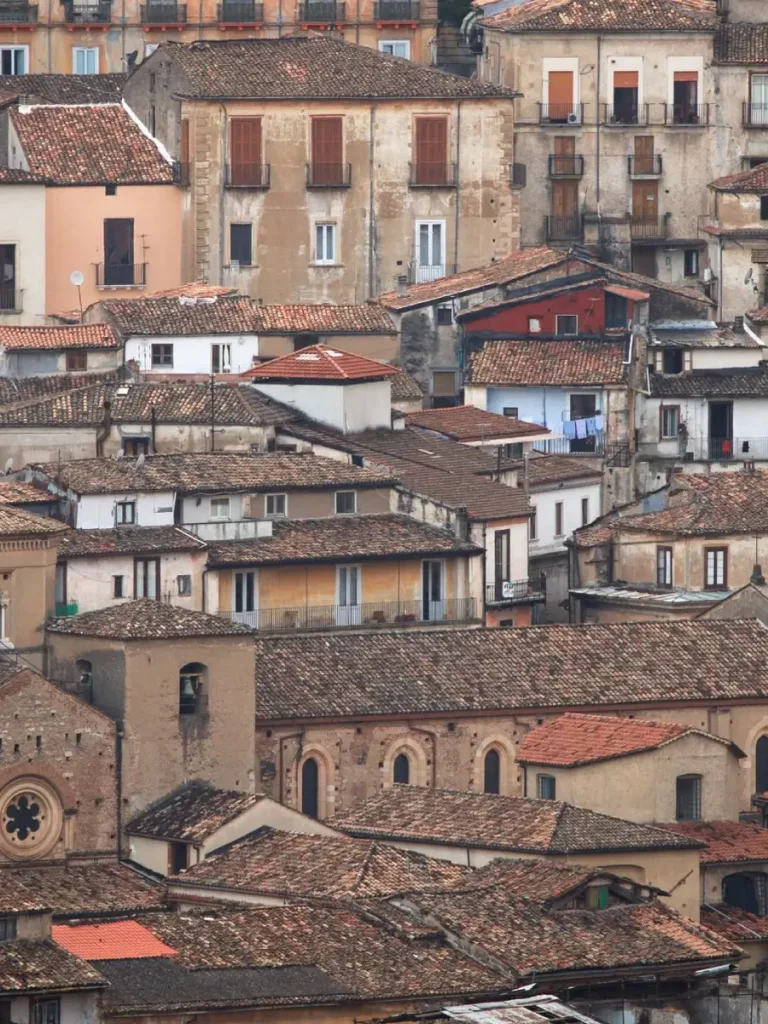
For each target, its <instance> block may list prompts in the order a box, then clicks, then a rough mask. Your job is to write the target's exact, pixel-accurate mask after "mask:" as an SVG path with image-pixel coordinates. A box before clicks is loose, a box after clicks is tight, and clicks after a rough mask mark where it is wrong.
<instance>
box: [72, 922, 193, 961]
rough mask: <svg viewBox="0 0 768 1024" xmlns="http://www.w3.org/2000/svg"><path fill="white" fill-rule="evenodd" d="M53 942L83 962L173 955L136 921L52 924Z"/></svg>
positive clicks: (173, 952) (169, 948) (172, 950)
mask: <svg viewBox="0 0 768 1024" xmlns="http://www.w3.org/2000/svg"><path fill="white" fill-rule="evenodd" d="M53 940H54V942H56V943H57V944H58V945H59V946H62V947H63V948H64V949H68V950H69V952H70V953H74V954H75V956H79V957H81V958H82V959H83V960H140V959H141V960H143V959H144V958H145V957H155V956H175V954H176V951H175V950H174V949H171V947H170V946H166V944H165V943H164V942H161V941H160V939H158V938H156V936H155V935H153V934H152V932H151V931H150V930H149V929H148V928H145V927H144V926H143V925H141V924H139V922H138V921H105V922H104V923H103V924H55V925H54V926H53Z"/></svg>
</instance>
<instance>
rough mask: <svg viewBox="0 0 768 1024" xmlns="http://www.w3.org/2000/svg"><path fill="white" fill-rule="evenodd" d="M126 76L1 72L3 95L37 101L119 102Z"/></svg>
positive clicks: (1, 92)
mask: <svg viewBox="0 0 768 1024" xmlns="http://www.w3.org/2000/svg"><path fill="white" fill-rule="evenodd" d="M124 83H125V75H123V74H112V75H47V74H45V75H0V94H2V95H7V96H12V97H13V98H14V99H16V98H18V97H20V96H23V97H25V98H27V97H31V98H32V100H33V101H34V102H35V103H119V102H120V98H121V96H122V94H123V85H124Z"/></svg>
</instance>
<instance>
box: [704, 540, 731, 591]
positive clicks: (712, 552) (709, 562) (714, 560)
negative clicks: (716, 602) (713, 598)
mask: <svg viewBox="0 0 768 1024" xmlns="http://www.w3.org/2000/svg"><path fill="white" fill-rule="evenodd" d="M704 565H705V569H704V586H705V587H713V588H715V589H716V590H719V589H721V588H725V587H727V585H728V548H705V550H704Z"/></svg>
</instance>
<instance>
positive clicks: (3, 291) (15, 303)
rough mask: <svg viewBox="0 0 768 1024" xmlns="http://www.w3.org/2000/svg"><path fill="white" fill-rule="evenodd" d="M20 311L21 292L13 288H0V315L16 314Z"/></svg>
mask: <svg viewBox="0 0 768 1024" xmlns="http://www.w3.org/2000/svg"><path fill="white" fill-rule="evenodd" d="M20 310H21V292H20V291H16V290H15V289H14V288H0V313H17V312H19V311H20Z"/></svg>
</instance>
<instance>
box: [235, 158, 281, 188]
mask: <svg viewBox="0 0 768 1024" xmlns="http://www.w3.org/2000/svg"><path fill="white" fill-rule="evenodd" d="M224 176H225V177H224V181H225V185H226V187H227V188H269V185H270V165H269V164H227V165H226V167H225V168H224Z"/></svg>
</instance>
